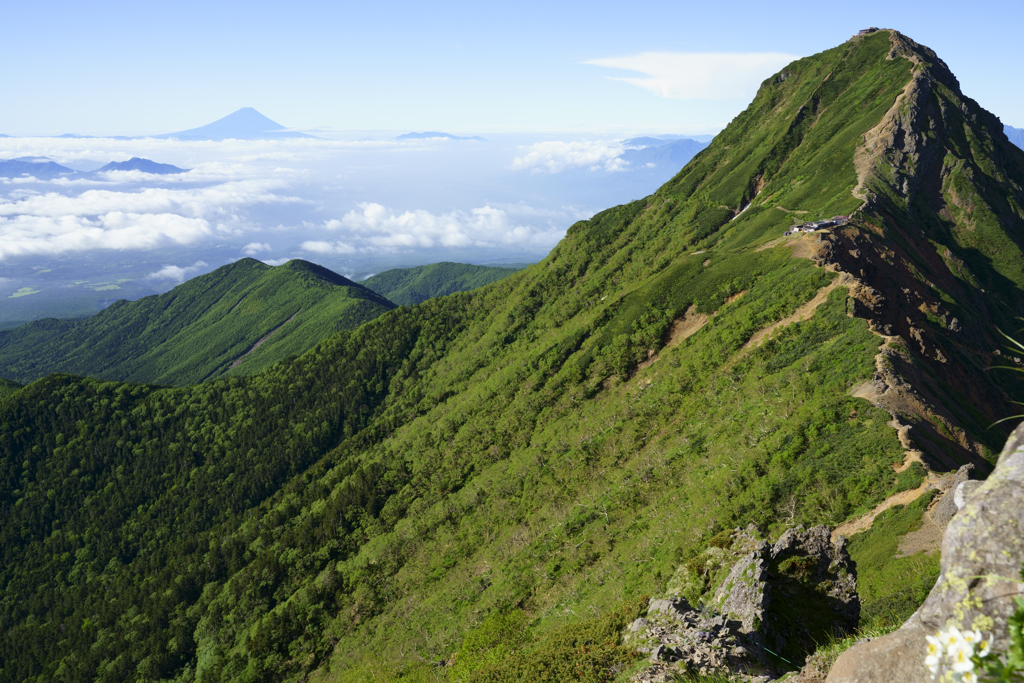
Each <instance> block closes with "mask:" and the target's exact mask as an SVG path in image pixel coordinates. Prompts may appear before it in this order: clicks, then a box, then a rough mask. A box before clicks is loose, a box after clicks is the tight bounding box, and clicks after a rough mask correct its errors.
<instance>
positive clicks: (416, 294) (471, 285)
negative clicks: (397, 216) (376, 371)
mask: <svg viewBox="0 0 1024 683" xmlns="http://www.w3.org/2000/svg"><path fill="white" fill-rule="evenodd" d="M518 270H520V269H519V268H500V267H495V266H473V265H469V264H467V263H451V262H442V263H431V264H429V265H425V266H417V267H415V268H395V269H392V270H387V271H384V272H383V273H378V274H376V275H373V276H371V277H368V278H367V279H365V280H363V281H362V282H360V284H361V285H363V286H364V287H367V288H369V289H372V290H373V291H375V292H377V293H378V294H380V295H381V296H383V297H385V298H386V299H388V301H393V302H394V303H396V304H398V305H399V306H411V305H413V304H420V303H423V302H424V301H426V300H427V299H432V298H434V297H435V296H447V295H448V294H454V293H455V292H464V291H467V290H470V289H476V288H477V287H483V286H484V285H488V284H490V283H492V282H495V281H497V280H500V279H502V278H506V277H508V276H509V275H512V274H513V273H515V272H517V271H518Z"/></svg>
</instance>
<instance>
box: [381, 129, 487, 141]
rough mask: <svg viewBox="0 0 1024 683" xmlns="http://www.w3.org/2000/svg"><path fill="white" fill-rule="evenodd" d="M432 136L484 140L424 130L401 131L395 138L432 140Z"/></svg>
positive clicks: (482, 139) (447, 138)
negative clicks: (419, 131)
mask: <svg viewBox="0 0 1024 683" xmlns="http://www.w3.org/2000/svg"><path fill="white" fill-rule="evenodd" d="M434 138H443V139H445V140H476V141H477V142H486V140H484V138H482V137H480V136H478V135H473V136H470V137H461V136H459V135H452V134H451V133H439V132H437V131H425V132H423V133H403V134H402V135H399V136H398V137H396V138H395V140H432V139H434Z"/></svg>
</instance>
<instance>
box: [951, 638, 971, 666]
mask: <svg viewBox="0 0 1024 683" xmlns="http://www.w3.org/2000/svg"><path fill="white" fill-rule="evenodd" d="M948 652H949V660H950V662H951V663H952V665H953V671H956V672H959V673H966V672H968V671H974V662H972V661H971V657H973V656H974V647H973V646H972V645H971V644H970V643H967V642H965V641H964V640H962V639H961V640H959V641H958V642H957V643H956V644H954V645H952V646H951V647H950V648H949V650H948Z"/></svg>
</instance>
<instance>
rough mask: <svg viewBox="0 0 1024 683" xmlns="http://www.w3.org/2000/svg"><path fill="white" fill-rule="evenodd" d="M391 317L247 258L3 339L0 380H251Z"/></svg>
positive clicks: (305, 273)
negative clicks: (333, 337)
mask: <svg viewBox="0 0 1024 683" xmlns="http://www.w3.org/2000/svg"><path fill="white" fill-rule="evenodd" d="M393 307H394V304H392V303H391V302H390V301H388V300H387V299H386V298H384V297H381V296H380V295H378V294H376V293H374V292H373V291H371V290H369V289H366V288H365V287H362V286H361V285H357V284H356V283H354V282H351V281H350V280H347V279H345V278H344V277H342V276H340V275H338V274H337V273H333V272H331V271H329V270H327V269H326V268H323V267H321V266H317V265H315V264H312V263H309V262H307V261H301V260H294V261H289V262H288V263H285V264H284V265H282V266H277V267H276V268H272V267H271V266H268V265H265V264H263V263H260V262H259V261H256V260H255V259H249V258H246V259H241V260H240V261H236V262H235V263H232V264H229V265H226V266H223V267H221V268H218V269H217V270H215V271H213V272H212V273H208V274H206V275H201V276H199V277H196V278H193V279H192V280H189V281H188V282H185V283H183V284H181V285H178V286H177V287H175V288H174V289H173V290H171V291H170V292H168V293H166V294H160V295H154V296H148V297H145V298H142V299H139V300H137V301H118V302H116V303H114V304H113V305H112V306H110V307H109V308H106V309H104V310H103V311H101V312H99V313H97V314H96V315H94V316H92V317H90V318H86V319H83V320H56V319H44V320H37V321H35V322H31V323H28V324H26V325H23V326H21V327H18V328H15V329H13V330H7V331H0V376H3V377H7V378H10V379H13V380H16V381H19V382H30V381H32V380H35V379H38V378H40V377H43V376H45V375H48V374H51V373H54V372H66V373H74V374H78V375H88V376H90V377H99V378H104V379H119V380H124V381H131V382H149V383H154V384H174V385H181V384H191V383H196V382H201V381H204V380H207V379H211V378H213V377H219V376H221V375H232V374H251V373H253V372H255V371H257V370H260V369H262V368H265V367H267V366H268V365H271V364H273V363H275V362H277V361H279V360H281V359H282V358H285V357H287V356H289V355H297V354H300V353H303V352H305V351H307V350H309V349H310V348H312V347H313V346H314V345H316V343H317V342H319V341H320V340H321V339H323V338H325V337H327V336H328V335H330V334H332V333H334V332H337V331H339V330H346V329H351V328H354V327H358V326H359V325H361V324H362V323H364V322H366V321H367V320H372V319H373V318H376V317H377V316H378V315H380V314H381V313H383V312H384V311H387V310H390V309H391V308H393Z"/></svg>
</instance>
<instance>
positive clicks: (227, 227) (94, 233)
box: [0, 180, 301, 260]
mask: <svg viewBox="0 0 1024 683" xmlns="http://www.w3.org/2000/svg"><path fill="white" fill-rule="evenodd" d="M281 186H282V183H281V182H279V181H272V180H245V181H236V182H226V183H221V184H218V185H213V186H210V187H203V188H190V189H175V188H161V187H150V188H145V189H143V190H141V191H138V192H118V191H114V190H86V191H85V192H82V193H80V194H78V195H64V194H60V193H57V192H46V193H42V194H40V193H22V194H19V195H18V196H17V197H9V198H8V199H7V200H6V201H0V260H2V259H4V258H7V257H11V256H21V255H29V254H62V253H68V252H75V251H85V250H90V249H118V250H121V249H154V248H158V247H163V246H170V245H188V244H194V243H196V242H198V241H200V240H202V239H204V238H207V237H210V236H213V235H222V236H225V235H233V234H236V233H237V232H238V231H239V228H238V224H239V221H240V219H239V218H238V216H237V215H236V211H237V210H238V209H240V208H244V207H248V206H251V205H253V204H259V203H288V202H300V201H301V200H299V199H298V198H295V197H289V196H282V195H279V194H276V193H275V192H274V191H273V190H275V189H277V188H279V187H281Z"/></svg>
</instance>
